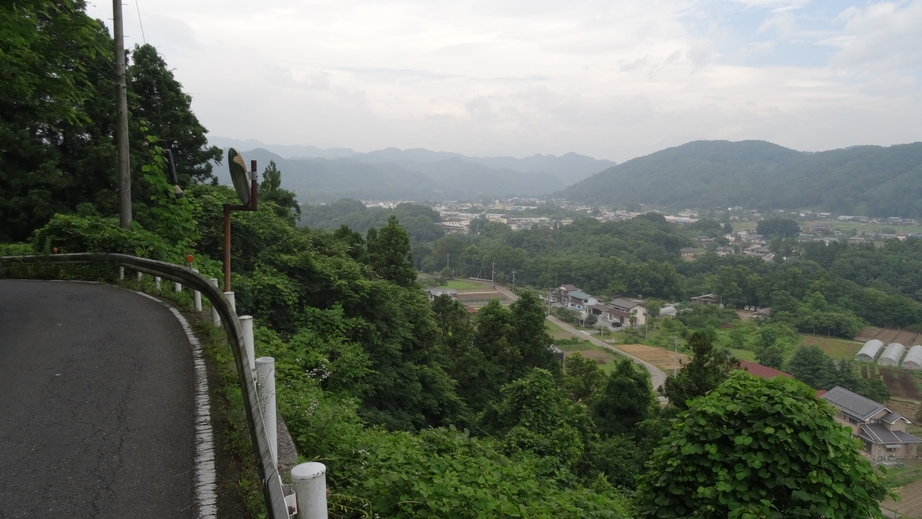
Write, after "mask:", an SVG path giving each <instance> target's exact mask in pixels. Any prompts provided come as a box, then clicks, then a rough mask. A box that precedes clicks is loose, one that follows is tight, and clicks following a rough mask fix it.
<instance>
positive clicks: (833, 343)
mask: <svg viewBox="0 0 922 519" xmlns="http://www.w3.org/2000/svg"><path fill="white" fill-rule="evenodd" d="M803 343H804V344H806V345H816V346H819V347H820V349H821V350H823V352H824V353H825V354H826V355H829V356H830V357H832V358H834V359H854V358H855V355H857V354H858V351H859V350H861V347H862V346H864V342H857V341H847V340H844V339H833V338H831V337H819V336H815V335H805V336H804V342H803Z"/></svg>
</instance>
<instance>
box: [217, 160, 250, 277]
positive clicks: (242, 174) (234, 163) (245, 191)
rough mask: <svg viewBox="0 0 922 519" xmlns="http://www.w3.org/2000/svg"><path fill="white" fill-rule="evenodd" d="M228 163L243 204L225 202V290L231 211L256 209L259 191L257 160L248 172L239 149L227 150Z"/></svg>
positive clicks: (229, 254) (229, 272) (228, 260)
mask: <svg viewBox="0 0 922 519" xmlns="http://www.w3.org/2000/svg"><path fill="white" fill-rule="evenodd" d="M227 165H228V167H229V168H230V175H231V180H232V181H233V182H234V190H235V191H237V198H239V199H240V202H241V205H233V204H224V291H225V292H230V291H231V280H230V278H231V225H230V214H231V211H255V210H256V202H257V199H258V198H259V197H258V193H257V191H256V187H257V186H256V161H255V160H251V161H250V172H249V173H247V169H246V163H245V162H244V161H243V157H242V156H241V155H240V154H239V153H237V150H235V149H234V148H230V149H229V150H227Z"/></svg>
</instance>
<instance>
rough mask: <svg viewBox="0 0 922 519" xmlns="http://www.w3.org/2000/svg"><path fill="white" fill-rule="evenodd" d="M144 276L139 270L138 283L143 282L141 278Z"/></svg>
mask: <svg viewBox="0 0 922 519" xmlns="http://www.w3.org/2000/svg"><path fill="white" fill-rule="evenodd" d="M143 276H144V274H143V273H142V272H138V284H139V285H140V284H141V278H142V277H143Z"/></svg>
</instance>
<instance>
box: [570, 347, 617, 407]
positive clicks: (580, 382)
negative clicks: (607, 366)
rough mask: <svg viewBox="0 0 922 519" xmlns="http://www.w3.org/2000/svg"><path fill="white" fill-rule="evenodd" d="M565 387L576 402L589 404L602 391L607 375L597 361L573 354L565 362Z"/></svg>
mask: <svg viewBox="0 0 922 519" xmlns="http://www.w3.org/2000/svg"><path fill="white" fill-rule="evenodd" d="M563 369H564V374H563V387H564V389H566V390H567V393H568V394H569V395H570V399H571V400H573V401H574V402H583V403H588V402H591V401H593V400H594V399H595V398H596V397H597V396H598V395H599V394H600V393H601V391H602V388H603V387H604V385H605V381H606V379H607V377H608V376H607V375H606V374H605V372H604V371H602V370H601V369H600V368H599V363H598V362H597V361H596V360H595V359H591V358H586V357H583V356H582V354H580V352H578V351H577V352H573V354H572V355H569V356H568V357H567V358H566V359H564V361H563Z"/></svg>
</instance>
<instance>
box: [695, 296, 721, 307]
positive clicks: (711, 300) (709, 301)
mask: <svg viewBox="0 0 922 519" xmlns="http://www.w3.org/2000/svg"><path fill="white" fill-rule="evenodd" d="M691 302H692V303H698V304H702V305H717V306H720V307H723V305H722V304H721V303H720V296H718V295H717V294H704V295H700V296H698V297H693V298H691Z"/></svg>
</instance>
